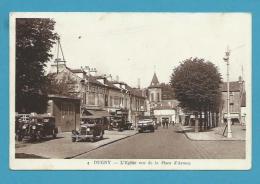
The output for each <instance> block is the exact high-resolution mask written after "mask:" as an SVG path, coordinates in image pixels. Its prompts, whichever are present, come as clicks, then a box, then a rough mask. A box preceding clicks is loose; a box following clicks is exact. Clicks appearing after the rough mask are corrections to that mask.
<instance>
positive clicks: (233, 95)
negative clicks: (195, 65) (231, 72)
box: [220, 77, 246, 124]
mask: <svg viewBox="0 0 260 184" xmlns="http://www.w3.org/2000/svg"><path fill="white" fill-rule="evenodd" d="M229 86H230V87H229V91H230V93H229V94H230V96H229V99H230V104H229V110H230V116H231V121H232V123H241V124H245V116H246V114H245V112H244V111H243V109H244V108H245V107H246V91H245V81H243V79H242V77H239V80H238V81H232V82H230V83H229ZM221 92H222V106H221V111H220V112H221V114H222V123H223V122H226V120H227V108H228V107H227V106H228V103H227V97H228V96H227V83H226V82H224V83H223V84H222V85H221Z"/></svg>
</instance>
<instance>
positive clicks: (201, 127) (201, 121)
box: [199, 111, 203, 131]
mask: <svg viewBox="0 0 260 184" xmlns="http://www.w3.org/2000/svg"><path fill="white" fill-rule="evenodd" d="M199 125H200V131H203V119H202V111H200V121H199Z"/></svg>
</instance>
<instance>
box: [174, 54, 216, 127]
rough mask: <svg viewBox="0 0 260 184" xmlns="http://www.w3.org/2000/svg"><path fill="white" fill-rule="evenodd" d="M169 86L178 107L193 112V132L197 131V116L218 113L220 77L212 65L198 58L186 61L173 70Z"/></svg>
mask: <svg viewBox="0 0 260 184" xmlns="http://www.w3.org/2000/svg"><path fill="white" fill-rule="evenodd" d="M170 84H171V86H172V87H173V88H174V91H175V96H176V98H177V100H178V101H179V102H180V106H181V107H182V108H184V109H186V110H188V111H191V112H194V115H195V131H198V115H199V114H200V115H201V114H202V112H204V115H206V113H205V112H208V111H215V112H217V111H218V109H219V106H220V97H221V91H220V84H221V75H220V73H219V71H218V69H217V67H216V66H215V65H214V64H213V63H211V62H209V61H208V62H205V61H204V59H198V58H190V59H186V60H185V61H183V62H182V63H181V64H180V65H179V66H178V67H176V68H175V69H174V70H173V73H172V76H171V81H170Z"/></svg>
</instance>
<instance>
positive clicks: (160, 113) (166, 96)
mask: <svg viewBox="0 0 260 184" xmlns="http://www.w3.org/2000/svg"><path fill="white" fill-rule="evenodd" d="M147 95H148V99H147V109H148V110H147V114H149V115H153V116H155V117H156V118H157V121H158V122H162V121H165V120H166V121H169V122H174V123H177V122H178V123H179V121H180V117H179V114H178V113H179V107H178V104H179V103H178V101H177V100H176V99H175V98H174V90H173V88H171V87H170V86H169V85H167V84H164V83H159V80H158V78H157V75H156V73H154V75H153V78H152V81H151V84H150V86H149V87H148V89H147Z"/></svg>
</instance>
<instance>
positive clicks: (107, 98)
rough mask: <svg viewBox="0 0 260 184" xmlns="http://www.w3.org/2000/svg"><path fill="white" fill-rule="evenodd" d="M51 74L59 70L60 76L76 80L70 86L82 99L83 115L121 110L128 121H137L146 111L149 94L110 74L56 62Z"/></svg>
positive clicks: (74, 93)
mask: <svg viewBox="0 0 260 184" xmlns="http://www.w3.org/2000/svg"><path fill="white" fill-rule="evenodd" d="M57 67H58V70H57ZM57 71H58V73H57ZM50 73H57V75H56V77H57V78H58V79H59V78H64V77H65V78H69V79H71V80H73V81H74V83H72V84H69V83H68V85H73V90H72V91H71V94H73V95H74V96H76V97H78V98H80V99H81V105H80V109H81V114H82V113H86V114H93V115H95V113H96V114H99V115H100V113H102V112H103V115H104V116H109V115H114V114H115V113H116V112H119V111H120V112H121V113H124V114H125V116H126V117H127V120H128V121H130V122H132V123H134V124H136V122H137V121H138V116H139V115H140V114H143V113H144V111H146V104H145V99H146V96H145V94H144V93H143V91H142V90H140V89H137V88H132V87H130V86H129V85H127V84H126V83H125V82H121V81H119V79H117V80H112V77H111V76H107V75H102V74H97V70H96V69H95V68H89V67H84V68H83V67H81V68H80V69H71V68H68V67H67V66H66V65H65V63H61V64H59V63H57V64H54V65H52V68H51V70H50ZM104 111H105V112H104ZM107 112H108V113H107Z"/></svg>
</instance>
